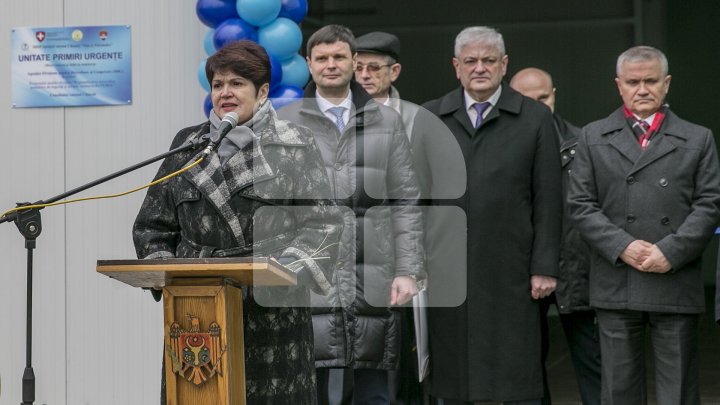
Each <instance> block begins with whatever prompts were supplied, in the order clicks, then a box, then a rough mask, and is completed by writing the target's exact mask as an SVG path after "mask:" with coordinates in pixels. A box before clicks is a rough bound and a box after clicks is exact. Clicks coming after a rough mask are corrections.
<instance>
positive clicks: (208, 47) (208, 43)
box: [203, 30, 215, 56]
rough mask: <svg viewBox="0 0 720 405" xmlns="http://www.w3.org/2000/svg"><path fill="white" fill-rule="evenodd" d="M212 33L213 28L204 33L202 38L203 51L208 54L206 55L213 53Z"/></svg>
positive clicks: (213, 33)
mask: <svg viewBox="0 0 720 405" xmlns="http://www.w3.org/2000/svg"><path fill="white" fill-rule="evenodd" d="M214 35H215V30H210V31H208V32H206V33H205V38H204V39H203V48H205V53H206V54H208V56H210V55H212V54H214V53H215V44H214V43H213V36H214Z"/></svg>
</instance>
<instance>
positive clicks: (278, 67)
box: [268, 55, 283, 92]
mask: <svg viewBox="0 0 720 405" xmlns="http://www.w3.org/2000/svg"><path fill="white" fill-rule="evenodd" d="M268 56H270V92H272V91H273V90H274V89H276V88H277V86H279V85H280V83H281V82H282V80H283V66H282V64H281V63H280V61H279V60H277V58H276V57H274V56H272V55H268Z"/></svg>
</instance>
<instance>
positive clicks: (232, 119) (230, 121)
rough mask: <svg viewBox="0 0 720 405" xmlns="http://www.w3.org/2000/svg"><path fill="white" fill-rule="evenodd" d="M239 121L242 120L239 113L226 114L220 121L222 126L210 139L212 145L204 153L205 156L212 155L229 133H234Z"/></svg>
mask: <svg viewBox="0 0 720 405" xmlns="http://www.w3.org/2000/svg"><path fill="white" fill-rule="evenodd" d="M239 119H240V118H239V117H238V115H237V113H236V112H234V111H231V112H229V113H227V114H225V116H224V117H223V119H222V121H220V126H219V127H218V129H217V131H215V133H214V134H213V136H212V137H211V138H210V143H209V144H208V146H207V147H206V148H205V150H204V151H203V156H208V155H210V153H212V151H213V150H215V148H217V146H218V145H220V142H221V141H222V140H223V138H225V136H226V135H227V134H228V132H230V131H232V129H233V128H235V127H236V126H237V124H238V120H239Z"/></svg>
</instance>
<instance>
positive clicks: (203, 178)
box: [182, 153, 245, 246]
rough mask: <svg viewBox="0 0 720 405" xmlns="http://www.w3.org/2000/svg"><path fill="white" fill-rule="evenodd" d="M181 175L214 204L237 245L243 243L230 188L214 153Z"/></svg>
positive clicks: (242, 244) (243, 239) (243, 238)
mask: <svg viewBox="0 0 720 405" xmlns="http://www.w3.org/2000/svg"><path fill="white" fill-rule="evenodd" d="M182 175H183V177H184V178H185V179H186V180H188V181H189V182H190V183H192V184H193V185H194V186H195V187H196V188H197V189H198V190H200V192H201V193H202V194H203V196H205V199H206V200H207V201H209V202H210V203H211V204H212V205H214V206H215V208H216V209H217V211H218V213H220V215H221V216H222V217H223V219H224V220H225V221H226V222H227V224H228V226H230V229H231V230H232V233H233V235H235V240H236V241H237V243H238V246H244V245H245V237H244V236H243V233H242V227H241V226H240V221H239V220H238V218H237V216H236V215H235V212H234V211H233V210H232V208H231V207H230V190H229V188H228V184H227V182H226V181H225V175H224V174H223V171H222V168H221V167H220V159H219V158H218V156H217V154H216V153H213V154H211V155H210V156H208V157H207V158H205V159H204V160H203V161H202V162H200V164H199V165H197V166H195V167H193V168H191V169H190V170H188V171H186V172H184V173H183V174H182Z"/></svg>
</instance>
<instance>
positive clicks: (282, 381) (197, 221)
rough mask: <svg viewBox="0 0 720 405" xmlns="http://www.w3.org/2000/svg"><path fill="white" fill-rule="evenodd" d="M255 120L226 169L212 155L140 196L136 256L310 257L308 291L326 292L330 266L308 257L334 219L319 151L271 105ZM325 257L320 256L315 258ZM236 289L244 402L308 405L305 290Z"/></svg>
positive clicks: (187, 156)
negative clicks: (249, 137) (252, 139)
mask: <svg viewBox="0 0 720 405" xmlns="http://www.w3.org/2000/svg"><path fill="white" fill-rule="evenodd" d="M261 113H264V114H261ZM261 113H258V114H257V115H256V116H259V117H260V119H259V120H258V121H256V122H254V123H253V127H252V129H253V131H254V132H255V135H256V137H257V138H256V142H251V143H250V144H248V145H246V146H245V147H244V148H242V149H240V150H239V151H238V152H237V153H235V154H234V155H233V156H232V157H231V158H230V160H228V162H227V164H226V166H225V167H224V168H223V167H221V165H220V161H219V159H218V157H217V154H214V153H213V154H211V155H210V156H209V157H208V158H206V159H205V160H204V161H203V162H202V163H200V165H199V166H196V167H194V168H192V169H190V170H189V171H187V172H184V173H183V174H181V175H180V176H177V177H174V178H172V179H169V180H166V181H164V182H162V183H160V184H158V185H155V186H153V187H151V188H150V189H149V190H148V192H147V196H146V198H145V201H144V202H143V205H142V208H141V209H140V212H139V214H138V216H137V219H136V221H135V225H134V228H133V237H134V241H135V247H136V250H137V255H138V257H139V258H160V257H228V256H253V255H255V256H268V255H271V256H275V257H280V256H285V257H293V258H296V259H308V260H306V261H304V262H303V263H304V264H305V266H306V271H308V273H309V274H310V275H311V278H312V282H311V287H312V288H314V289H316V290H318V291H327V290H328V289H329V287H330V284H329V280H330V279H331V268H332V267H331V266H330V265H331V264H332V260H326V261H321V260H314V259H313V258H311V256H312V255H313V253H314V252H316V251H317V250H319V249H321V245H323V246H327V245H332V244H334V243H335V242H336V241H337V238H338V236H339V233H340V230H341V223H340V220H341V219H340V216H339V215H338V214H337V211H336V210H335V207H332V206H328V205H327V204H326V203H325V202H323V200H322V199H323V198H326V197H327V196H328V195H329V189H328V182H327V176H326V175H325V171H324V170H323V167H322V161H321V158H320V155H319V153H318V150H317V146H316V145H315V143H314V142H313V139H312V136H311V134H310V133H309V131H308V130H307V129H306V128H301V127H297V126H295V125H293V124H290V123H287V122H283V121H280V120H278V119H277V118H276V116H275V112H274V111H273V110H272V108H271V107H270V106H269V103H267V104H266V105H265V107H263V109H262V110H261ZM210 130H211V126H210V123H209V122H206V123H203V124H201V125H198V126H194V127H190V128H185V129H183V130H181V131H180V132H179V133H178V134H177V136H176V137H175V139H174V140H173V143H172V148H175V147H178V146H180V145H182V144H183V143H185V142H186V141H188V140H190V139H193V138H196V137H201V136H203V135H205V134H207V133H208V132H209V131H210ZM199 152H201V149H199V148H197V149H194V150H191V151H189V152H184V153H181V154H176V155H173V156H171V157H168V158H167V159H165V161H164V162H163V164H162V166H161V167H160V170H159V171H158V174H157V176H156V178H160V177H162V176H165V175H167V174H169V173H171V172H174V171H176V170H178V169H180V168H181V167H183V166H185V165H187V164H188V163H189V162H192V161H194V158H195V157H196V156H197V155H198V154H199ZM332 253H333V249H332V248H330V249H326V250H325V251H323V256H328V255H330V256H332ZM316 256H317V255H316ZM293 269H294V270H297V269H298V268H297V267H293ZM243 290H244V291H243V308H244V311H243V318H244V319H243V322H244V327H245V329H244V335H245V350H246V352H245V368H246V370H249V372H248V373H247V375H246V377H245V378H246V387H247V388H246V389H247V400H248V403H262V404H265V403H284V404H291V403H292V404H315V403H316V391H315V390H316V388H315V370H314V364H313V352H312V329H311V313H310V309H309V307H308V306H307V304H308V301H309V292H308V289H307V288H306V286H300V287H293V288H290V287H249V288H245V287H244V288H243ZM268 299H272V300H274V301H267V300H268ZM261 300H266V301H265V302H260V301H261ZM303 304H304V305H306V306H304V307H299V306H297V305H303Z"/></svg>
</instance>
